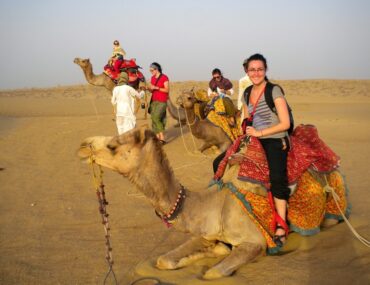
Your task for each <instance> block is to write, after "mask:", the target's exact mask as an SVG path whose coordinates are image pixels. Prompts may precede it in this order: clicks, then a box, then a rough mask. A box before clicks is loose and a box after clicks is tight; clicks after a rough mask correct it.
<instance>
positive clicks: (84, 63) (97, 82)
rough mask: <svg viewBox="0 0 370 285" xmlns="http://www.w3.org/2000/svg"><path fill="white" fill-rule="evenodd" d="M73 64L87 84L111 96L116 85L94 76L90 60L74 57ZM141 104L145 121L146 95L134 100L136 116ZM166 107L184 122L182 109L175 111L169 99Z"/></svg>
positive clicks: (104, 77) (102, 75) (146, 109)
mask: <svg viewBox="0 0 370 285" xmlns="http://www.w3.org/2000/svg"><path fill="white" fill-rule="evenodd" d="M73 62H74V63H75V64H77V65H79V66H80V67H81V69H82V71H83V73H84V75H85V78H86V80H87V82H88V83H90V84H91V85H94V86H102V87H105V88H106V89H107V90H108V91H110V92H111V93H110V94H112V91H113V88H114V87H115V86H116V85H115V84H114V82H113V81H112V80H111V79H110V78H109V77H108V76H107V75H105V74H104V73H101V74H99V75H96V74H94V72H93V66H92V64H91V62H90V59H88V58H87V59H81V58H78V57H76V58H75V59H74V61H73ZM138 87H139V82H137V86H134V88H135V89H137V88H138ZM142 104H144V105H145V114H144V118H145V119H146V118H147V114H148V108H149V104H148V98H147V96H146V94H145V97H144V99H143V101H141V100H140V99H137V100H136V104H135V106H136V109H135V114H137V112H138V111H139V108H140V106H141V105H142ZM167 107H168V110H169V113H170V114H171V116H172V117H173V118H174V119H176V120H177V121H179V120H181V121H182V122H185V113H184V110H183V109H181V108H180V109H179V110H177V108H176V106H175V105H174V104H173V103H172V101H171V100H170V99H168V101H167Z"/></svg>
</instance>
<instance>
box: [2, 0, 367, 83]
mask: <svg viewBox="0 0 370 285" xmlns="http://www.w3.org/2000/svg"><path fill="white" fill-rule="evenodd" d="M369 14H370V1H368V0H347V1H345V0H302V1H297V0H279V1H277V0H265V1H249V0H229V1H227V0H183V1H178V0H156V1H149V0H139V1H135V0H130V1H126V0H125V1H123V0H121V1H119V0H110V1H102V0H100V1H96V0H80V1H79V0H63V1H60V0H54V1H52V0H32V1H27V0H23V1H22V0H0V40H1V44H0V62H1V64H0V72H1V76H0V89H8V88H23V87H49V86H56V85H73V84H80V83H85V79H84V77H83V74H82V72H81V70H80V68H79V67H78V66H77V65H75V64H74V63H73V59H74V58H75V57H81V58H90V60H91V62H92V63H93V66H94V72H95V73H101V72H102V70H103V66H104V65H105V63H106V61H107V59H108V58H109V56H110V55H111V52H112V42H113V40H114V39H118V40H119V41H120V42H121V44H122V46H123V48H124V49H125V50H126V52H127V58H131V57H133V58H136V59H137V63H138V64H139V65H141V66H143V67H144V69H143V72H144V75H145V76H146V77H148V76H149V71H148V65H149V64H150V63H151V62H153V61H157V62H159V63H160V64H161V65H162V67H163V71H164V73H166V74H167V75H168V76H169V78H170V81H171V80H172V81H181V80H208V79H210V77H211V70H212V69H213V68H215V67H218V68H220V69H221V70H222V71H223V72H224V75H225V77H227V78H230V79H239V78H240V77H241V76H243V73H244V72H243V69H242V62H243V60H244V59H245V58H246V57H248V56H250V55H251V54H253V53H256V52H259V53H262V54H264V55H265V57H266V58H267V60H268V64H269V72H268V75H269V76H270V77H271V78H275V79H318V78H332V79H370V16H369Z"/></svg>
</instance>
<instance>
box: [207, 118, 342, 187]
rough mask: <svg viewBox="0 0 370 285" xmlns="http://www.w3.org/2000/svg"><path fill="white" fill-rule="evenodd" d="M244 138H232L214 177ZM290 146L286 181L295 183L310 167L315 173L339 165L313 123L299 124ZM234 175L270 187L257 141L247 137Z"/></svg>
mask: <svg viewBox="0 0 370 285" xmlns="http://www.w3.org/2000/svg"><path fill="white" fill-rule="evenodd" d="M247 139H248V138H247V137H246V135H243V136H240V137H239V138H238V139H236V140H235V141H234V143H233V144H232V145H231V146H230V147H229V149H228V150H227V152H226V155H225V157H224V159H223V160H222V161H221V163H220V165H219V167H218V169H217V172H216V174H215V176H214V179H216V180H219V179H221V178H222V176H223V174H224V171H225V169H226V166H227V162H228V159H229V157H230V156H231V155H232V154H234V153H236V152H238V151H239V149H240V146H241V143H242V142H245V141H246V140H247ZM290 140H291V148H290V151H289V153H288V161H287V164H288V165H287V167H288V171H287V172H288V183H289V185H292V184H295V183H296V182H297V180H298V179H299V177H300V176H301V175H302V174H303V173H304V172H305V171H306V170H307V169H308V168H311V169H313V170H315V171H318V172H324V173H327V172H331V171H333V170H334V169H336V168H338V167H339V163H340V158H339V156H338V155H336V154H335V153H334V151H333V150H331V149H330V148H329V146H327V145H326V144H325V143H324V142H323V141H322V140H321V139H320V137H319V135H318V132H317V129H316V127H315V126H313V125H299V126H297V127H296V128H295V130H294V131H293V133H292V135H291V137H290ZM238 178H239V179H241V180H246V181H250V182H255V183H256V182H257V183H260V184H262V185H264V186H265V187H266V189H269V188H270V182H269V168H268V164H267V160H266V156H265V152H264V150H263V147H262V145H261V143H260V142H259V140H258V139H257V138H255V137H250V138H249V142H248V143H247V147H246V151H245V153H244V159H243V161H242V163H241V164H240V169H239V173H238Z"/></svg>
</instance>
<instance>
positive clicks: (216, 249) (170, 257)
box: [156, 237, 230, 269]
mask: <svg viewBox="0 0 370 285" xmlns="http://www.w3.org/2000/svg"><path fill="white" fill-rule="evenodd" d="M229 252H230V249H229V248H228V247H227V246H226V245H225V244H223V243H221V242H219V243H216V241H208V240H205V239H204V238H201V237H194V238H191V239H190V240H188V241H186V242H185V243H183V244H182V245H180V246H179V247H177V248H175V249H173V250H171V251H170V252H168V253H166V254H164V255H162V256H160V257H158V259H157V264H156V266H157V267H158V268H159V269H177V268H181V267H184V266H187V265H189V264H191V263H193V262H194V261H196V260H199V259H202V258H205V257H217V256H223V255H227V254H228V253H229Z"/></svg>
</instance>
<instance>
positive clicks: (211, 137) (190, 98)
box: [177, 90, 231, 152]
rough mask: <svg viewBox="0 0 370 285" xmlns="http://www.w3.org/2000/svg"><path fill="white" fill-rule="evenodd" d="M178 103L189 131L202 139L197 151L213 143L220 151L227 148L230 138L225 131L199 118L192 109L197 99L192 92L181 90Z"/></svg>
mask: <svg viewBox="0 0 370 285" xmlns="http://www.w3.org/2000/svg"><path fill="white" fill-rule="evenodd" d="M177 100H178V103H179V104H180V105H181V106H182V107H184V109H185V112H186V116H187V124H188V126H189V128H190V130H191V133H192V134H193V135H194V136H195V137H196V138H198V139H201V140H203V141H204V143H203V145H202V146H201V147H200V148H199V151H201V152H202V151H204V150H206V149H207V148H209V147H211V146H213V145H215V146H217V147H218V148H219V149H220V151H221V152H224V151H225V150H227V148H228V147H229V146H230V145H231V139H230V138H229V137H228V136H227V135H226V133H225V132H224V131H223V130H222V129H221V128H220V127H218V126H215V125H214V124H212V123H211V122H209V121H208V120H203V119H200V118H199V117H198V116H197V115H196V114H195V111H194V106H195V103H196V102H197V99H196V98H195V94H194V92H193V91H192V90H191V91H183V92H182V94H181V95H180V96H179V97H178V99H177Z"/></svg>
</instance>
